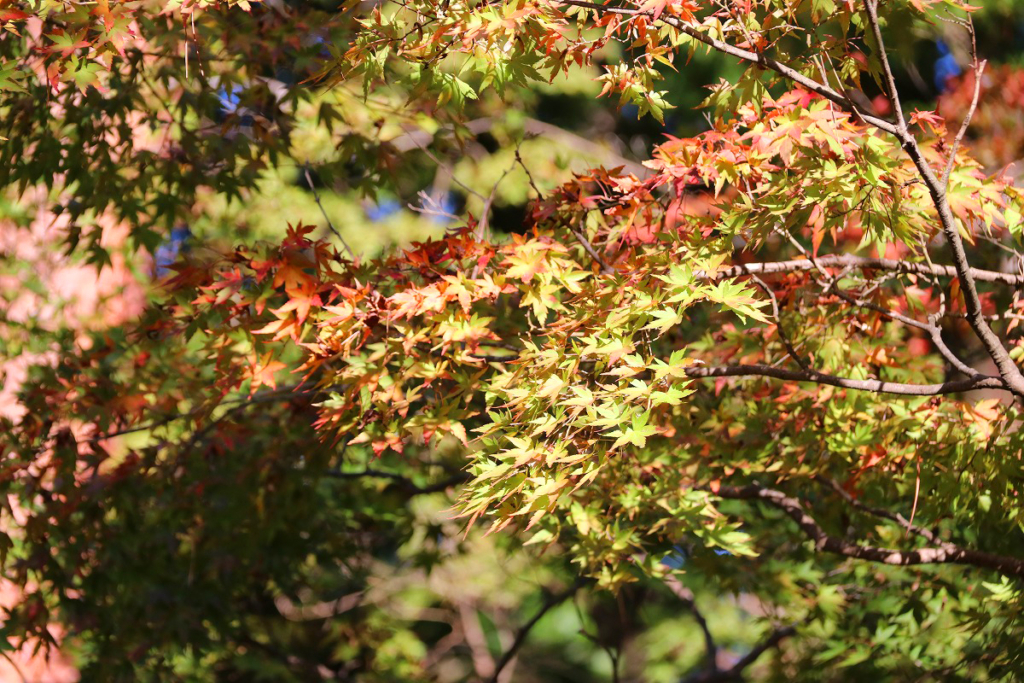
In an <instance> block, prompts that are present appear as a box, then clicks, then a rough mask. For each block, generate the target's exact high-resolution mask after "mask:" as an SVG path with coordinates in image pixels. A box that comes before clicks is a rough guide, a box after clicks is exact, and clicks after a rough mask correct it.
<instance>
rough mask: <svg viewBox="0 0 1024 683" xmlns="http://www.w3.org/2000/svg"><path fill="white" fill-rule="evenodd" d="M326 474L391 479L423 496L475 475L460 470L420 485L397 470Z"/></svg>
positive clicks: (338, 476) (413, 493)
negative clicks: (425, 484)
mask: <svg viewBox="0 0 1024 683" xmlns="http://www.w3.org/2000/svg"><path fill="white" fill-rule="evenodd" d="M324 476H326V477H330V478H331V479H363V478H369V479H390V480H391V481H393V482H394V483H395V485H396V486H397V487H398V488H399V489H401V490H402V491H405V492H406V493H408V494H409V495H410V496H421V495H424V494H427V493H439V492H441V491H446V490H448V489H449V488H451V487H452V486H455V485H456V484H462V483H465V482H467V481H469V480H471V479H472V478H473V477H472V475H470V474H468V473H466V472H459V473H457V474H454V475H452V476H450V477H448V478H447V479H442V480H441V481H438V482H435V483H433V484H428V485H427V486H419V485H417V484H416V483H415V482H413V480H412V479H410V478H409V477H406V476H404V475H401V474H398V473H396V472H385V471H383V470H374V469H369V468H368V469H365V470H361V471H359V472H342V471H340V470H328V471H326V472H324Z"/></svg>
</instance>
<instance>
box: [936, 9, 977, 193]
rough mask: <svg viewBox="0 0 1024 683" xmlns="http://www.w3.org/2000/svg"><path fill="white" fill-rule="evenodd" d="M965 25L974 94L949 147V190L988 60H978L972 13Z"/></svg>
mask: <svg viewBox="0 0 1024 683" xmlns="http://www.w3.org/2000/svg"><path fill="white" fill-rule="evenodd" d="M964 25H965V26H966V27H967V30H968V31H969V32H970V34H971V65H972V67H973V69H974V94H973V95H972V96H971V106H970V108H969V109H968V110H967V115H966V116H964V120H963V122H961V124H960V130H959V131H957V134H956V137H955V138H953V144H952V145H951V146H950V148H949V159H948V160H947V161H946V170H944V171H943V172H942V189H943V191H947V190H949V176H950V174H951V173H952V172H953V166H954V165H956V152H957V149H959V148H960V143H961V142H963V139H964V136H965V135H967V129H968V128H969V127H970V125H971V119H972V118H974V112H975V111H977V109H978V100H979V99H981V76H982V74H983V73H984V72H985V64H986V62H984V61H981V62H979V61H978V38H977V36H976V35H975V33H974V22H973V21H972V20H971V18H970V15H968V17H967V21H965V22H964Z"/></svg>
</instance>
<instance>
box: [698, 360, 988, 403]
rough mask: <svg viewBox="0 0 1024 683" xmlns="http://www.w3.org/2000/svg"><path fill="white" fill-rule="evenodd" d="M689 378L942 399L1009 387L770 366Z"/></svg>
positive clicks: (714, 370)
mask: <svg viewBox="0 0 1024 683" xmlns="http://www.w3.org/2000/svg"><path fill="white" fill-rule="evenodd" d="M686 375H687V376H688V377H691V378H693V379H705V378H709V377H770V378H772V379H781V380H785V381H789V382H813V383H815V384H827V385H829V386H833V387H841V388H843V389H855V390H858V391H871V392H875V393H879V394H898V395H901V396H940V395H943V394H957V393H960V392H964V391H971V390H974V389H998V390H1003V391H1006V390H1007V387H1006V385H1005V384H1004V383H1003V382H1002V380H1000V379H999V378H998V377H989V376H987V375H975V376H972V377H969V378H967V379H962V380H952V381H949V382H942V383H941V384H907V383H904V382H888V381H884V380H878V379H850V378H847V377H836V376H835V375H827V374H825V373H822V372H818V371H817V370H786V369H784V368H776V367H772V366H770V365H720V366H693V367H689V368H686Z"/></svg>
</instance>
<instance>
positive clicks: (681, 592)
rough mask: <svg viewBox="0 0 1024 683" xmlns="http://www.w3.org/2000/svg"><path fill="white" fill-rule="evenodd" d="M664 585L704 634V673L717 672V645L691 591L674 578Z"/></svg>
mask: <svg viewBox="0 0 1024 683" xmlns="http://www.w3.org/2000/svg"><path fill="white" fill-rule="evenodd" d="M665 585H666V586H668V589H669V590H670V591H672V594H673V595H675V596H676V597H677V598H679V599H680V600H681V601H682V602H683V604H685V605H686V608H687V609H688V610H690V613H691V614H693V618H694V619H695V620H696V622H697V625H698V626H700V630H701V632H702V633H703V634H704V651H705V655H704V660H705V671H708V672H717V671H718V645H717V644H716V643H715V638H714V636H713V635H712V634H711V629H710V628H709V627H708V621H707V619H705V618H704V614H703V613H701V611H700V610H699V609H697V603H696V601H695V600H694V596H693V591H691V590H690V589H689V588H687V587H686V586H684V585H683V584H682V582H680V581H679V579H678V578H676V577H675V576H669V577H668V578H666V579H665Z"/></svg>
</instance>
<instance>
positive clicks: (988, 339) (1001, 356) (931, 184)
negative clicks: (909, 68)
mask: <svg viewBox="0 0 1024 683" xmlns="http://www.w3.org/2000/svg"><path fill="white" fill-rule="evenodd" d="M864 4H865V7H866V9H867V15H868V23H869V24H870V26H871V31H872V33H873V34H874V36H875V41H876V42H877V43H878V58H879V60H880V61H881V63H882V69H883V72H884V74H885V79H886V84H887V86H888V87H889V90H890V97H891V98H892V102H893V106H894V108H895V110H896V119H897V125H896V129H895V131H888V132H891V133H892V134H893V135H895V136H896V139H897V140H899V142H900V145H901V146H902V147H903V150H904V151H905V152H906V153H907V155H908V156H909V157H910V159H911V161H913V162H914V166H915V167H917V171H918V174H919V175H920V176H921V179H922V180H923V181H924V184H925V186H926V187H927V188H928V194H929V196H930V197H931V200H932V204H934V206H935V210H936V212H937V213H938V215H939V222H940V224H941V226H942V234H943V235H945V237H946V241H947V242H949V247H950V250H951V251H952V252H953V264H954V267H955V268H956V272H957V277H959V278H960V291H961V292H962V293H963V297H964V304H965V306H966V308H967V322H968V323H969V324H970V326H971V329H973V330H974V333H975V334H976V335H977V336H978V338H979V339H980V340H981V343H982V345H983V346H984V347H985V350H986V351H987V352H988V355H989V357H991V358H992V361H993V362H994V363H995V364H996V367H997V368H999V376H1000V377H1002V378H1003V381H1004V382H1005V383H1006V386H1007V387H1008V388H1009V389H1010V391H1012V392H1013V393H1014V394H1015V395H1016V396H1017V397H1018V399H1024V375H1022V374H1021V372H1020V369H1019V368H1018V367H1017V364H1016V363H1014V361H1013V359H1012V358H1010V354H1009V352H1008V351H1007V350H1006V347H1005V346H1003V342H1002V341H1001V340H1000V339H999V337H998V335H996V333H995V332H993V331H992V328H991V327H989V324H988V322H987V321H986V320H985V315H984V313H983V312H982V308H981V298H980V297H979V296H978V287H977V285H976V284H975V280H974V276H973V274H972V272H971V270H972V269H971V265H970V263H969V261H968V260H967V251H966V250H965V249H964V242H963V239H962V238H961V237H960V231H959V229H958V228H957V225H956V218H955V217H954V216H953V211H952V209H951V208H950V206H949V200H948V198H947V197H946V188H945V186H944V185H943V184H942V182H941V181H940V180H939V179H938V178H937V177H936V176H935V171H934V170H933V169H932V167H931V166H930V165H929V164H928V162H927V160H926V159H925V158H924V155H923V154H922V153H921V148H920V146H919V145H918V144H917V138H915V137H914V136H913V135H911V134H910V132H909V131H908V130H907V122H906V120H904V118H903V111H902V110H901V108H900V102H899V96H898V94H897V93H896V80H895V78H893V75H892V69H891V68H890V66H889V58H888V56H887V55H886V53H885V43H884V42H883V41H882V30H881V27H880V24H879V21H878V3H877V0H865V3H864Z"/></svg>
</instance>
